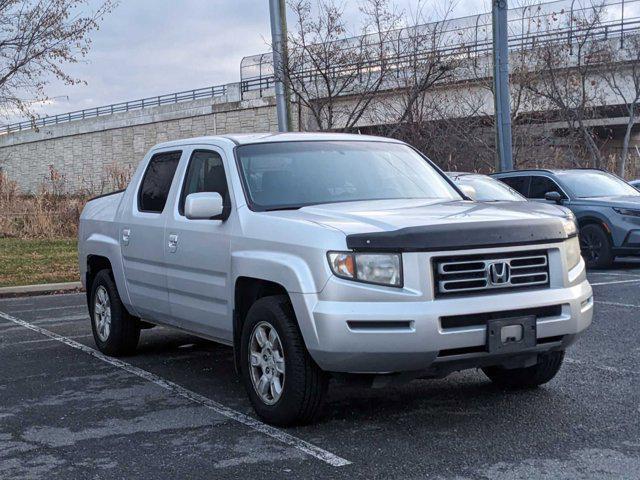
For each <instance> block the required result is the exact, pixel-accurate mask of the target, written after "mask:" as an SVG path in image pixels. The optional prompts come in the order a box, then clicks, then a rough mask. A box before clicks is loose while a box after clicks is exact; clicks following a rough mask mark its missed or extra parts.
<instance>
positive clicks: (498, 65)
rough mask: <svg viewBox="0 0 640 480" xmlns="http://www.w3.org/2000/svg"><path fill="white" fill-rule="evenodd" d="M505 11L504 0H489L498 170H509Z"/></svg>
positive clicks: (509, 144) (507, 53)
mask: <svg viewBox="0 0 640 480" xmlns="http://www.w3.org/2000/svg"><path fill="white" fill-rule="evenodd" d="M508 11H509V7H508V5H507V0H493V99H494V107H495V108H494V112H495V122H496V125H495V126H496V150H497V154H498V155H497V161H496V170H497V171H498V172H502V171H505V170H513V151H512V147H511V98H510V96H509V30H508V21H507V20H508V19H507V13H508Z"/></svg>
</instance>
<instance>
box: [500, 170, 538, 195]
mask: <svg viewBox="0 0 640 480" xmlns="http://www.w3.org/2000/svg"><path fill="white" fill-rule="evenodd" d="M530 178H531V177H528V176H525V175H517V176H514V177H499V178H498V180H500V181H501V182H504V183H506V184H507V185H509V186H510V187H511V188H513V189H514V190H515V191H516V192H518V193H519V194H520V195H523V196H525V197H527V198H529V180H530Z"/></svg>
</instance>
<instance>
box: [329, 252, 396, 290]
mask: <svg viewBox="0 0 640 480" xmlns="http://www.w3.org/2000/svg"><path fill="white" fill-rule="evenodd" d="M327 257H328V258H329V266H330V267H331V271H332V272H333V273H334V275H336V276H337V277H340V278H346V279H348V280H355V281H357V282H365V283H375V284H377V285H389V286H392V287H402V255H400V254H399V253H351V252H329V253H328V254H327Z"/></svg>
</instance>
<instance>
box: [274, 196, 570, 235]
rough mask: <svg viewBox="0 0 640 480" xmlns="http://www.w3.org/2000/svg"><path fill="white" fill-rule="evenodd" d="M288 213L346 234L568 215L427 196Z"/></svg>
mask: <svg viewBox="0 0 640 480" xmlns="http://www.w3.org/2000/svg"><path fill="white" fill-rule="evenodd" d="M287 213H290V214H296V216H298V217H299V216H303V217H304V219H305V220H308V221H312V222H315V223H318V224H321V225H325V226H327V227H331V228H335V229H338V230H340V231H342V232H343V233H345V234H346V235H351V234H358V233H373V232H389V231H394V230H399V229H402V228H409V227H429V226H435V225H452V224H461V223H482V222H491V223H494V222H501V223H502V222H503V223H507V224H508V223H513V222H518V223H519V222H525V223H526V222H530V223H535V221H538V220H544V219H552V218H556V219H562V218H566V217H567V211H566V210H565V209H564V208H561V207H560V208H558V207H556V206H555V205H546V204H539V203H536V202H490V203H480V202H471V201H462V200H460V201H446V202H443V201H442V200H424V199H420V200H375V201H367V202H344V203H332V204H323V205H314V206H309V207H303V208H301V209H299V210H297V211H293V212H287Z"/></svg>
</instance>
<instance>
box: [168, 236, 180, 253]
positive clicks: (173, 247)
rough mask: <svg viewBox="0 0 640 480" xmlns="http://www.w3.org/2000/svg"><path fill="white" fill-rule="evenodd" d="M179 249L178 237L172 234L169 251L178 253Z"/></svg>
mask: <svg viewBox="0 0 640 480" xmlns="http://www.w3.org/2000/svg"><path fill="white" fill-rule="evenodd" d="M177 248H178V235H176V234H175V233H172V234H171V235H169V251H170V252H172V253H173V252H175V251H176V249H177Z"/></svg>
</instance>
